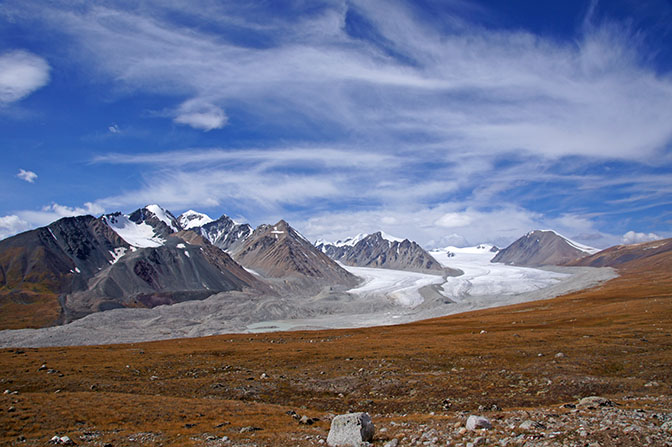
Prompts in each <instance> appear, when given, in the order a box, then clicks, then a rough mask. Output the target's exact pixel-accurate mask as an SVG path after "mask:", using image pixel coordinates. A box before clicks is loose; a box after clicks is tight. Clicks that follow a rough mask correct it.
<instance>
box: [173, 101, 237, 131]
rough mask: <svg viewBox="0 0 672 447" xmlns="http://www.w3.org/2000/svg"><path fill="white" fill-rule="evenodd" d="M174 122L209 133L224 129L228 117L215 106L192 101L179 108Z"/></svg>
mask: <svg viewBox="0 0 672 447" xmlns="http://www.w3.org/2000/svg"><path fill="white" fill-rule="evenodd" d="M173 121H175V122H176V123H178V124H186V125H187V126H191V127H193V128H194V129H200V130H204V131H206V132H208V131H210V130H213V129H221V128H222V127H224V126H225V125H226V123H227V122H228V117H227V116H226V114H225V113H224V111H223V110H222V109H221V108H219V107H217V106H215V105H213V104H209V103H203V102H201V101H196V100H191V101H187V102H185V103H183V104H182V105H181V106H180V107H179V109H178V110H177V113H176V116H175V118H174V119H173Z"/></svg>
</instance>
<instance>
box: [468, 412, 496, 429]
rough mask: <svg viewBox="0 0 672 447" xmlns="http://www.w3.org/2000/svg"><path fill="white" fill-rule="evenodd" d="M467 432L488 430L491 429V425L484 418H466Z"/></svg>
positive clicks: (472, 416)
mask: <svg viewBox="0 0 672 447" xmlns="http://www.w3.org/2000/svg"><path fill="white" fill-rule="evenodd" d="M465 427H466V428H467V430H479V429H482V428H483V429H490V428H492V424H491V423H490V420H489V419H488V418H486V417H485V416H476V415H473V414H472V415H471V416H469V418H467V423H466V425H465Z"/></svg>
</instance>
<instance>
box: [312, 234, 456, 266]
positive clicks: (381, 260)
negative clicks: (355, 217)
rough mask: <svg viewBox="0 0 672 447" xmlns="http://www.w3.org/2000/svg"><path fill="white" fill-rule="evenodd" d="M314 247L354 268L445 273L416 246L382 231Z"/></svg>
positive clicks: (426, 253)
mask: <svg viewBox="0 0 672 447" xmlns="http://www.w3.org/2000/svg"><path fill="white" fill-rule="evenodd" d="M315 245H316V246H317V248H318V249H319V250H320V251H322V252H323V253H324V254H326V255H327V256H329V257H330V258H331V259H333V260H335V261H339V262H342V263H343V264H345V265H350V266H354V267H375V268H386V269H392V270H408V271H413V272H420V273H435V274H443V273H444V267H443V266H442V265H441V264H439V262H438V261H436V259H434V258H433V257H432V255H430V254H429V253H428V252H427V251H425V249H424V248H422V247H421V246H420V245H418V244H417V243H416V242H413V241H409V240H408V239H401V238H397V237H394V236H389V235H387V234H385V233H383V232H382V231H378V232H376V233H372V234H359V235H357V236H354V237H350V238H347V239H345V240H343V241H337V242H334V243H330V242H325V241H317V242H315Z"/></svg>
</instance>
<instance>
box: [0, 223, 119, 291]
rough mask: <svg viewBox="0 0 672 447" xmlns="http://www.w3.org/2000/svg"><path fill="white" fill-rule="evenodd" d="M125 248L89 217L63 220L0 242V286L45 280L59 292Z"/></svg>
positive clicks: (106, 228)
mask: <svg viewBox="0 0 672 447" xmlns="http://www.w3.org/2000/svg"><path fill="white" fill-rule="evenodd" d="M128 247H129V245H128V243H126V241H124V240H123V239H121V238H120V237H119V236H118V235H117V234H116V233H115V232H114V231H112V230H111V229H110V228H109V227H108V226H107V225H105V224H104V223H103V222H101V221H100V220H98V219H96V218H95V217H93V216H78V217H66V218H63V219H60V220H57V221H56V222H53V223H52V224H50V225H49V226H47V227H42V228H38V229H35V230H31V231H27V232H25V233H21V234H18V235H16V236H13V237H10V238H8V239H5V240H3V241H0V270H2V271H3V273H4V274H3V275H2V276H3V277H4V280H3V282H2V285H8V286H11V287H20V286H21V285H22V284H24V283H39V282H42V281H46V282H48V283H49V285H50V286H52V287H54V288H56V289H59V290H68V289H70V288H71V282H73V281H74V282H75V283H77V282H78V281H76V280H75V279H76V275H84V276H87V275H89V274H92V273H93V272H95V271H97V270H98V269H99V268H102V267H104V266H106V265H109V263H110V261H112V260H113V259H114V250H115V249H118V248H128Z"/></svg>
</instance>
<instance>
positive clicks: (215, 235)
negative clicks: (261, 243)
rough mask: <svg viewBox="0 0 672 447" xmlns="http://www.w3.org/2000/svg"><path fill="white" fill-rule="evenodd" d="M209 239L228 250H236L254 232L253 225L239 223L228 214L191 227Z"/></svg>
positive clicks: (215, 244)
mask: <svg viewBox="0 0 672 447" xmlns="http://www.w3.org/2000/svg"><path fill="white" fill-rule="evenodd" d="M191 230H192V231H196V232H198V233H199V234H201V235H203V237H205V238H206V239H207V240H209V241H210V242H211V243H212V244H213V245H214V246H216V247H219V248H221V249H222V250H226V251H235V250H236V249H237V248H238V247H239V246H240V245H241V244H242V243H243V242H245V239H247V238H248V237H250V235H251V234H252V227H251V226H250V225H248V224H246V223H237V222H235V221H234V220H233V219H231V218H230V217H229V216H227V215H226V214H223V215H222V216H221V217H220V218H219V219H217V220H214V221H212V222H208V223H206V224H204V225H201V226H198V227H191Z"/></svg>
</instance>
